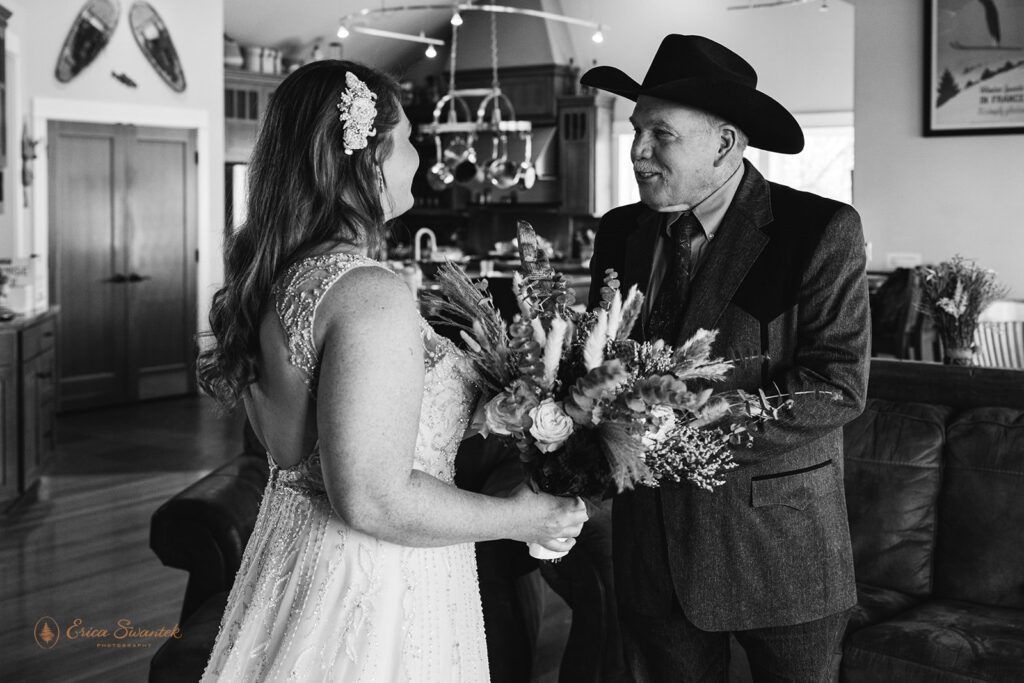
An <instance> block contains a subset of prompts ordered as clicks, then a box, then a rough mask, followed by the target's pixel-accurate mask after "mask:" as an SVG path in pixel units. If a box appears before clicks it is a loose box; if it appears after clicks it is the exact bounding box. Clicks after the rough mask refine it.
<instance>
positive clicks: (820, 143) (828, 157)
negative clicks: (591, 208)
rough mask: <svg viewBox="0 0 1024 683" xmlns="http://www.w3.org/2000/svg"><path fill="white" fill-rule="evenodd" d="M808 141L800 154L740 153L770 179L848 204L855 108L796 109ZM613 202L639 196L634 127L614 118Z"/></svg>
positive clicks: (618, 203)
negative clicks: (633, 151)
mask: <svg viewBox="0 0 1024 683" xmlns="http://www.w3.org/2000/svg"><path fill="white" fill-rule="evenodd" d="M796 118H797V120H798V121H799V122H800V126H801V127H802V128H803V130H804V139H805V141H806V144H805V145H804V150H803V151H802V152H801V153H800V154H775V153H773V152H765V151H763V150H760V149H756V148H753V147H748V148H747V151H746V153H745V155H744V156H746V157H747V158H748V159H750V161H751V163H753V164H754V166H756V167H757V169H758V170H759V171H760V172H761V173H762V174H763V175H764V176H765V177H766V178H768V179H769V180H772V181H774V182H777V183H781V184H783V185H789V186H790V187H793V188H796V189H798V190H805V191H807V192H813V193H815V194H820V195H822V196H823V197H829V198H831V199H836V200H839V201H841V202H846V203H847V204H850V203H852V202H853V112H831V113H824V114H802V115H797V117H796ZM614 131H615V143H616V144H615V153H616V159H615V168H616V171H617V172H616V178H615V189H616V201H615V205H616V206H623V205H625V204H632V203H634V202H638V201H640V192H639V190H637V186H636V181H635V180H634V179H633V168H632V164H631V163H630V160H629V148H630V145H631V144H632V143H633V129H632V128H631V127H630V125H629V122H628V121H616V122H615V129H614Z"/></svg>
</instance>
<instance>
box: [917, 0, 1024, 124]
mask: <svg viewBox="0 0 1024 683" xmlns="http://www.w3.org/2000/svg"><path fill="white" fill-rule="evenodd" d="M925 4H926V7H927V12H926V15H927V16H926V21H925V26H926V30H927V35H926V40H925V49H926V51H927V54H926V59H925V64H926V73H925V117H924V118H925V120H924V134H925V135H967V134H988V133H1024V0H925Z"/></svg>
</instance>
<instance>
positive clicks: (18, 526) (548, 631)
mask: <svg viewBox="0 0 1024 683" xmlns="http://www.w3.org/2000/svg"><path fill="white" fill-rule="evenodd" d="M241 433H242V423H241V419H240V417H239V416H237V415H228V416H225V415H220V414H218V411H217V410H216V408H215V407H214V404H213V402H212V401H210V400H209V399H206V398H201V397H189V398H182V399H172V400H164V401H155V402H149V403H142V404H138V405H134V406H129V407H124V408H114V409H107V410H101V411H90V412H82V413H72V414H67V415H62V416H60V417H59V418H58V422H57V439H58V442H57V455H56V457H55V458H54V461H53V462H52V463H51V465H50V467H49V468H48V470H47V472H46V473H45V475H44V477H43V479H42V481H41V483H40V486H39V488H38V489H37V491H36V492H35V494H34V495H31V496H29V497H27V498H26V499H24V500H22V501H20V502H19V503H18V504H17V505H16V506H15V507H14V508H13V509H12V510H10V511H8V512H7V513H6V514H0V568H2V570H0V614H2V619H0V680H3V681H18V682H19V683H20V682H22V681H24V682H26V683H35V682H37V681H38V682H40V683H42V682H46V683H49V682H51V681H61V682H62V683H64V682H68V683H75V682H77V681H83V682H93V681H109V682H114V683H119V682H121V681H124V682H126V683H139V682H141V681H145V680H146V678H147V675H148V670H149V659H150V658H151V657H152V656H153V654H154V653H155V652H156V650H157V649H158V648H159V647H160V645H161V643H162V642H163V639H162V638H140V639H134V640H131V641H129V639H125V640H123V641H121V643H122V644H126V643H128V642H131V643H132V645H133V647H130V648H129V647H121V648H109V647H99V646H98V641H103V642H104V643H105V642H109V641H111V640H113V639H112V638H109V637H107V638H94V637H88V634H86V635H82V636H80V637H78V638H76V639H72V640H69V639H68V638H67V637H66V635H65V633H66V628H67V626H68V625H69V624H73V623H74V620H76V619H81V624H82V626H85V627H91V628H95V629H107V630H108V631H113V629H115V628H116V627H117V621H118V620H122V619H128V620H130V621H131V622H132V624H133V625H134V626H135V627H141V628H149V629H158V628H160V627H167V628H172V627H173V626H174V625H175V624H176V622H177V618H178V614H179V612H180V610H181V601H182V598H183V596H184V594H185V582H186V575H185V573H184V572H182V571H180V570H177V569H171V568H168V567H164V566H163V565H162V564H161V563H160V561H159V560H158V559H157V557H156V555H155V554H153V552H152V551H151V550H150V549H149V520H150V516H151V515H152V514H153V512H154V511H155V510H156V508H157V507H159V506H160V505H161V504H162V503H163V502H164V501H165V500H167V499H168V498H170V497H171V496H172V495H174V494H175V493H177V492H178V491H180V490H181V489H183V488H185V487H186V486H188V485H189V484H191V483H192V482H194V481H196V480H197V479H199V478H200V477H202V476H203V475H205V474H206V473H207V472H209V471H210V470H212V469H214V468H215V467H217V466H218V465H220V464H222V463H224V462H226V461H227V460H229V459H230V458H231V457H232V456H234V455H235V454H236V453H238V452H239V451H240V449H241ZM545 604H546V606H547V607H546V612H545V618H544V621H543V624H542V626H541V633H540V643H539V645H538V648H537V656H536V659H535V662H534V672H535V673H534V677H533V680H532V682H531V683H555V682H556V681H557V679H558V673H557V672H558V662H559V659H560V657H561V651H562V648H563V646H564V642H565V637H566V635H567V631H568V625H569V620H570V618H571V617H570V612H569V610H568V608H567V607H566V606H565V603H564V602H562V601H561V599H560V598H558V596H556V595H555V594H554V593H553V592H551V591H548V595H547V596H546V603H545ZM44 616H48V617H50V618H52V619H54V620H55V621H56V622H57V624H59V625H60V627H61V633H60V639H59V640H58V641H57V642H56V644H55V645H54V646H53V647H52V648H50V649H43V648H41V647H40V646H39V645H37V644H36V641H35V638H34V629H35V625H36V623H37V621H38V620H39V619H40V618H42V617H44Z"/></svg>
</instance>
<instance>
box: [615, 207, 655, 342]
mask: <svg viewBox="0 0 1024 683" xmlns="http://www.w3.org/2000/svg"><path fill="white" fill-rule="evenodd" d="M660 229H661V214H660V213H657V212H655V211H651V210H650V209H647V208H645V209H644V210H642V211H641V212H640V215H639V216H638V217H637V219H636V229H635V230H633V231H632V232H631V233H630V234H629V237H628V238H627V239H626V254H625V257H624V260H623V269H622V271H623V272H621V273H619V275H620V276H621V278H622V281H621V282H622V284H621V291H622V295H623V296H625V295H626V294H628V293H629V289H630V287H632V286H633V285H636V286H637V288H638V289H639V290H640V291H641V292H642V293H643V295H644V296H647V283H648V281H649V280H650V279H651V265H652V264H651V261H652V259H653V258H654V243H655V242H656V241H657V239H658V230H660ZM646 322H647V321H646V320H639V321H637V324H636V326H635V327H634V328H633V336H634V337H636V338H640V339H642V338H644V336H645V335H644V329H645V326H644V323H646Z"/></svg>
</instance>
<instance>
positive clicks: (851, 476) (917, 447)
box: [843, 399, 951, 596]
mask: <svg viewBox="0 0 1024 683" xmlns="http://www.w3.org/2000/svg"><path fill="white" fill-rule="evenodd" d="M950 412H951V410H950V409H948V408H946V407H944V406H937V405H930V404H924V403H894V402H891V401H883V400H879V399H869V400H868V403H867V406H866V408H865V410H864V412H863V413H862V414H861V415H860V417H858V418H857V419H856V420H854V421H852V422H850V423H849V424H847V425H846V427H845V428H844V430H843V448H844V458H845V476H844V479H845V486H846V505H847V512H848V515H849V520H850V536H851V538H852V540H853V561H854V568H855V571H856V576H857V581H858V583H866V584H870V585H872V586H878V587H884V588H890V589H893V590H896V591H899V592H901V593H905V594H907V595H917V596H925V595H928V594H929V593H930V592H931V581H932V571H931V564H932V552H933V551H934V542H935V521H936V501H937V499H938V494H939V482H940V473H941V458H942V446H943V442H944V438H945V436H944V435H945V431H946V421H947V419H948V417H949V414H950Z"/></svg>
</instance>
